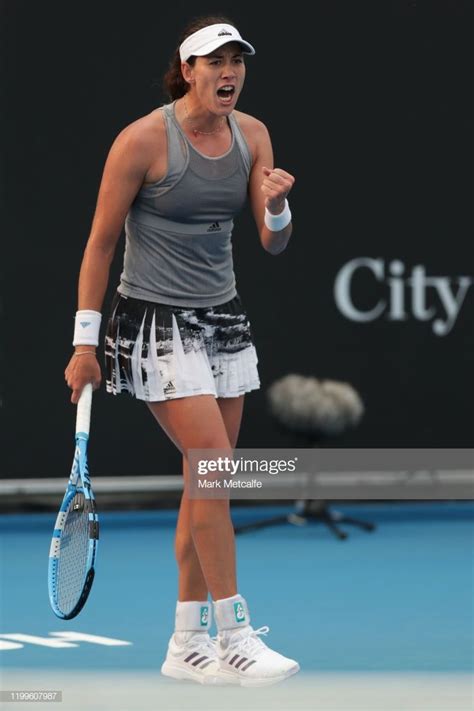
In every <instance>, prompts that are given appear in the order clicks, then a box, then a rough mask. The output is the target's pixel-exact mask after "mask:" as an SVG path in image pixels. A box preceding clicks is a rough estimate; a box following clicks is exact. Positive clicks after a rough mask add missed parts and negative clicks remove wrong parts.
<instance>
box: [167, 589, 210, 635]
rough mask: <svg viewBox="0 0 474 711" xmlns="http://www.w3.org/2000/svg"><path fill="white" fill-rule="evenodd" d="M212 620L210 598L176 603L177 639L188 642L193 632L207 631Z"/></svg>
mask: <svg viewBox="0 0 474 711" xmlns="http://www.w3.org/2000/svg"><path fill="white" fill-rule="evenodd" d="M211 622H212V606H211V604H210V602H209V601H208V600H204V601H202V602H200V601H194V600H192V601H191V602H180V601H179V600H178V602H177V603H176V616H175V639H176V642H177V643H178V644H183V643H184V642H186V641H187V640H188V639H189V638H190V637H191V636H192V635H193V634H197V633H199V632H201V633H203V632H204V633H207V632H209V628H210V626H211Z"/></svg>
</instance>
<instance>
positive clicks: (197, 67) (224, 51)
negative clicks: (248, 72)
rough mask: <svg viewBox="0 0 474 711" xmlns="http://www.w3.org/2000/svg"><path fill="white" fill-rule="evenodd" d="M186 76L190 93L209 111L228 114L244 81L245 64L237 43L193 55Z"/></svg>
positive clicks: (233, 106)
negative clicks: (193, 57) (199, 54)
mask: <svg viewBox="0 0 474 711" xmlns="http://www.w3.org/2000/svg"><path fill="white" fill-rule="evenodd" d="M187 67H188V68H189V70H190V73H189V77H187V76H186V75H185V79H187V81H190V83H191V92H195V94H196V96H197V98H198V99H199V101H200V103H201V104H203V105H204V106H205V108H207V109H208V110H209V111H212V112H213V113H216V114H220V115H227V114H229V113H230V112H231V111H232V110H233V109H234V108H235V105H236V103H237V99H238V98H239V94H240V92H241V91H242V87H243V85H244V80H245V64H244V59H243V56H242V48H241V46H240V44H239V43H238V42H229V43H228V44H224V45H222V47H219V48H218V49H216V50H215V51H214V52H212V53H211V54H207V55H206V56H204V57H196V61H195V64H194V66H193V67H190V66H189V65H187Z"/></svg>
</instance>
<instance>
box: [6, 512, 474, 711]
mask: <svg viewBox="0 0 474 711" xmlns="http://www.w3.org/2000/svg"><path fill="white" fill-rule="evenodd" d="M333 508H335V509H337V510H338V511H343V512H344V513H347V514H348V515H353V516H355V517H358V518H363V519H367V520H370V521H372V522H374V523H375V524H376V526H377V528H376V531H375V532H373V533H366V532H364V531H361V530H359V529H358V528H354V527H349V526H341V527H342V528H343V529H344V530H346V531H347V532H349V538H348V539H347V540H346V541H343V542H341V541H339V540H337V539H336V538H335V537H334V536H333V535H332V534H331V533H330V532H329V530H328V529H327V528H326V527H324V526H322V525H320V524H318V525H314V524H309V525H306V526H292V525H289V524H285V525H282V526H277V527H269V528H265V529H261V530H259V531H255V532H249V533H245V534H241V535H239V536H238V537H237V549H238V560H239V571H238V572H239V590H240V592H241V593H242V594H243V595H244V596H245V597H246V598H247V600H248V601H249V605H250V612H251V616H252V623H253V625H254V627H260V626H262V625H268V626H269V627H270V634H269V636H268V637H267V638H266V639H265V641H267V642H268V644H269V645H270V646H271V647H273V648H274V649H276V650H278V651H281V652H282V653H284V654H286V655H288V656H290V657H293V658H295V659H297V660H298V661H299V662H300V665H301V669H302V672H301V673H300V674H298V675H297V676H296V677H294V678H293V679H290V680H288V681H287V682H284V683H283V684H281V685H277V686H275V687H270V688H268V689H260V690H254V693H253V695H252V696H249V690H248V689H235V688H225V689H207V688H202V687H198V686H196V685H190V684H178V683H175V682H173V681H171V680H168V679H164V678H162V677H160V675H159V667H160V665H161V662H162V660H163V655H164V653H165V650H166V645H167V642H168V639H169V636H170V634H171V633H172V628H173V622H174V609H175V604H176V574H177V571H176V564H175V561H174V553H173V540H174V527H175V524H176V512H175V511H163V510H156V511H139V512H132V513H124V512H123V513H122V512H120V513H119V512H117V513H115V512H105V513H102V514H101V517H100V520H101V538H100V544H99V551H98V563H97V576H96V580H95V582H94V586H93V589H92V592H91V596H90V598H89V601H88V602H87V604H86V607H85V608H84V610H83V612H82V613H81V614H80V615H79V616H78V617H77V618H76V619H74V620H71V621H69V622H62V621H60V620H59V619H57V618H56V617H55V616H54V615H53V613H52V611H51V609H50V607H49V601H48V595H47V575H46V573H47V559H48V551H49V542H50V537H51V531H52V526H53V524H54V519H55V514H54V513H47V514H24V515H3V516H0V533H1V564H2V565H1V570H2V585H1V598H0V647H3V651H1V652H0V660H1V677H0V682H1V683H0V688H1V689H3V690H5V689H12V688H13V689H15V688H18V689H32V688H35V689H36V688H39V689H45V688H48V687H49V688H50V689H62V690H63V702H62V704H61V705H58V704H42V706H41V707H40V708H45V707H51V708H53V709H54V708H56V709H63V711H64V710H65V709H67V710H68V711H69V709H76V708H83V709H89V708H90V709H94V710H97V711H100V710H101V709H108V708H111V709H112V708H113V709H119V708H123V709H127V710H128V711H132V710H135V709H137V711H138V709H144V711H145V709H152V708H153V709H160V711H167V709H179V708H189V709H192V710H194V709H200V708H226V709H230V708H236V709H238V708H249V709H255V711H258V709H266V708H288V709H290V708H291V709H318V711H321V710H322V709H325V708H327V709H339V710H340V711H343V710H344V711H356V709H359V708H360V709H364V711H368V710H369V709H375V708H377V709H380V710H381V709H394V710H395V709H396V710H397V711H404V710H405V709H406V711H417V710H418V709H419V710H420V711H421V709H425V708H426V709H441V708H445V709H446V711H448V709H449V711H468V710H471V709H473V708H474V696H473V686H472V672H473V669H474V645H473V641H474V602H473V600H474V597H473V593H474V582H473V581H474V563H473V560H474V556H473V553H474V525H473V519H474V504H473V503H472V502H452V503H447V502H446V503H445V502H437V503H430V504H426V503H402V504H395V503H392V504H390V505H387V504H378V503H372V504H364V505H362V504H359V505H356V504H351V505H349V504H335V505H334V506H333ZM287 511H289V507H280V506H279V507H275V508H271V509H270V508H250V507H249V508H240V507H238V508H237V507H236V508H234V509H233V518H234V523H235V524H236V525H238V524H241V523H246V522H250V521H252V520H255V519H260V518H264V517H271V516H274V515H276V514H278V513H282V512H283V513H284V512H287ZM51 644H53V645H56V646H48V645H51ZM84 678H85V679H87V683H86V686H87V689H88V691H87V693H86V692H85V689H84V686H83V685H82V681H81V680H82V679H84ZM13 684H15V685H16V686H12V685H13ZM37 684H40V686H36V685H37ZM45 684H46V686H45ZM84 694H86V695H85V696H84ZM252 704H253V705H252ZM281 704H287V705H281ZM394 704H395V705H394ZM440 704H444V705H440ZM22 705H23V704H20V703H15V705H12V704H7V705H5V708H12V709H15V710H16V711H20V709H21V706H22ZM25 708H31V704H29V705H26V704H25Z"/></svg>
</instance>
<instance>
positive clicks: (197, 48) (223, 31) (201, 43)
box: [179, 24, 255, 62]
mask: <svg viewBox="0 0 474 711" xmlns="http://www.w3.org/2000/svg"><path fill="white" fill-rule="evenodd" d="M227 42H239V44H240V45H242V52H243V53H244V54H255V50H254V48H253V47H252V45H251V44H249V42H246V41H245V40H243V39H242V37H241V36H240V32H239V31H238V30H237V29H236V28H235V27H233V26H232V25H223V24H218V25H209V26H208V27H203V28H202V30H198V31H197V32H193V34H192V35H189V37H186V39H185V40H184V42H183V43H182V44H181V45H180V47H179V56H180V58H181V61H182V62H186V61H187V60H188V59H189V57H192V56H195V57H203V56H204V55H206V54H210V53H211V52H213V51H214V50H215V49H217V48H218V47H222V45H223V44H227Z"/></svg>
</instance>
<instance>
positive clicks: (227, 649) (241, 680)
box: [217, 625, 300, 686]
mask: <svg viewBox="0 0 474 711" xmlns="http://www.w3.org/2000/svg"><path fill="white" fill-rule="evenodd" d="M269 631H270V628H269V627H266V626H265V627H260V629H258V630H254V629H253V628H252V627H251V625H247V626H246V627H243V628H242V629H237V630H236V629H232V630H224V631H223V632H221V633H219V634H218V636H217V654H218V657H219V667H220V672H219V675H220V678H221V680H222V681H224V682H225V683H227V684H240V685H241V686H267V685H269V684H276V683H277V682H279V681H283V679H286V678H287V677H289V676H291V675H292V674H296V672H297V671H299V669H300V665H299V664H298V662H295V660H294V659H288V657H284V656H283V655H282V654H278V652H274V651H273V650H272V649H270V648H269V647H267V645H266V644H265V643H264V642H263V641H262V640H261V639H260V638H259V636H258V635H262V634H265V635H266V634H267V632H269Z"/></svg>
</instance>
